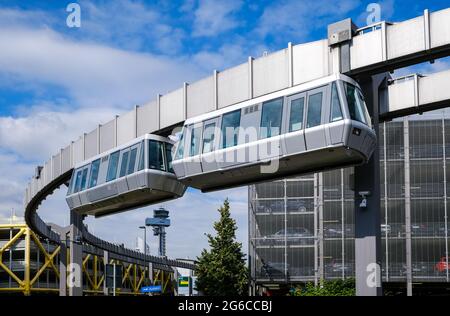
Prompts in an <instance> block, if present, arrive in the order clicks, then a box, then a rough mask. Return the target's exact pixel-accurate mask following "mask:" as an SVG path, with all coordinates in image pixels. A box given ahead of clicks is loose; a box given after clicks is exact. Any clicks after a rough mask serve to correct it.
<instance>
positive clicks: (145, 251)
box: [139, 226, 150, 280]
mask: <svg viewBox="0 0 450 316" xmlns="http://www.w3.org/2000/svg"><path fill="white" fill-rule="evenodd" d="M139 228H140V229H143V230H144V262H145V266H144V273H145V271H146V270H147V226H139ZM149 273H150V271H149ZM149 278H150V275H149ZM144 280H145V275H144Z"/></svg>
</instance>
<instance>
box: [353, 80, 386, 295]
mask: <svg viewBox="0 0 450 316" xmlns="http://www.w3.org/2000/svg"><path fill="white" fill-rule="evenodd" d="M387 76H388V75H387V74H380V75H376V76H372V77H371V78H365V80H362V81H361V82H360V85H361V88H362V90H363V93H364V96H365V99H366V104H367V107H368V110H369V113H370V115H371V117H372V120H373V128H374V130H375V133H376V134H377V135H379V131H378V112H379V103H380V100H379V92H380V89H381V88H382V85H383V84H386V81H387V80H386V79H387ZM354 181H355V185H354V188H355V268H356V295H358V296H380V295H382V293H383V292H382V283H381V229H380V225H381V218H380V217H381V216H380V215H381V213H380V152H379V143H378V142H377V145H376V146H375V149H374V152H373V154H372V157H371V158H370V160H369V162H368V163H367V164H365V165H362V166H358V167H355V176H354ZM362 195H364V198H365V199H366V200H367V205H366V207H360V204H361V201H362V198H363V196H362Z"/></svg>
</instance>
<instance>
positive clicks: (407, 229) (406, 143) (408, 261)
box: [403, 117, 412, 296]
mask: <svg viewBox="0 0 450 316" xmlns="http://www.w3.org/2000/svg"><path fill="white" fill-rule="evenodd" d="M403 130H404V132H403V135H404V139H403V144H404V151H405V153H404V156H405V162H404V163H405V235H406V293H407V295H408V296H412V249H411V179H410V170H411V168H410V161H409V159H410V153H409V121H408V118H407V117H405V118H404V119H403Z"/></svg>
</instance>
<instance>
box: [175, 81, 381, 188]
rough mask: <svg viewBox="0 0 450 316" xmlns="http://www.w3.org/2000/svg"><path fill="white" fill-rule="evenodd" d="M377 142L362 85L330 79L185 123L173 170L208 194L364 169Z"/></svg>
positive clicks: (180, 178) (243, 103)
mask: <svg viewBox="0 0 450 316" xmlns="http://www.w3.org/2000/svg"><path fill="white" fill-rule="evenodd" d="M375 145H376V134H375V132H374V130H373V129H372V126H371V120H370V116H369V114H368V111H367V108H366V105H365V102H364V97H363V94H362V92H361V89H360V87H359V86H358V84H357V83H356V82H355V81H354V80H353V79H351V78H349V77H347V76H344V75H341V74H335V75H331V76H328V77H324V78H321V79H318V80H314V81H311V82H308V83H305V84H302V85H298V86H294V87H292V88H288V89H284V90H281V91H278V92H274V93H271V94H267V95H264V96H260V97H257V98H254V99H251V100H248V101H245V102H241V103H238V104H235V105H232V106H229V107H226V108H223V109H220V110H217V111H214V112H210V113H207V114H204V115H201V116H197V117H193V118H190V119H188V120H186V121H185V123H184V126H183V131H182V134H181V136H180V140H179V141H178V144H177V145H176V148H175V155H174V160H173V169H174V171H175V174H176V176H177V178H178V179H179V180H180V181H181V182H182V183H184V184H185V185H187V186H191V187H195V188H198V189H200V190H202V191H203V192H207V191H214V190H219V189H224V188H230V187H235V186H240V185H244V184H249V183H255V182H260V181H267V180H273V179H278V178H283V177H288V176H294V175H301V174H306V173H311V172H317V171H323V170H327V169H332V168H340V167H345V166H352V165H359V164H363V163H365V162H367V161H368V160H369V158H370V157H371V155H372V152H373V150H374V148H375Z"/></svg>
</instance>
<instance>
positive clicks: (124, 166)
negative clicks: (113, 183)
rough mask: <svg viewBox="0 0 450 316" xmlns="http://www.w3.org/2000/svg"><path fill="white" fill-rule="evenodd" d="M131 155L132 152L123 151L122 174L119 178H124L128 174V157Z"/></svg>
mask: <svg viewBox="0 0 450 316" xmlns="http://www.w3.org/2000/svg"><path fill="white" fill-rule="evenodd" d="M129 155H130V151H129V150H128V149H126V151H125V152H123V151H122V162H121V163H120V173H119V178H120V177H123V176H124V175H126V174H127V166H128V156H129Z"/></svg>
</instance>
